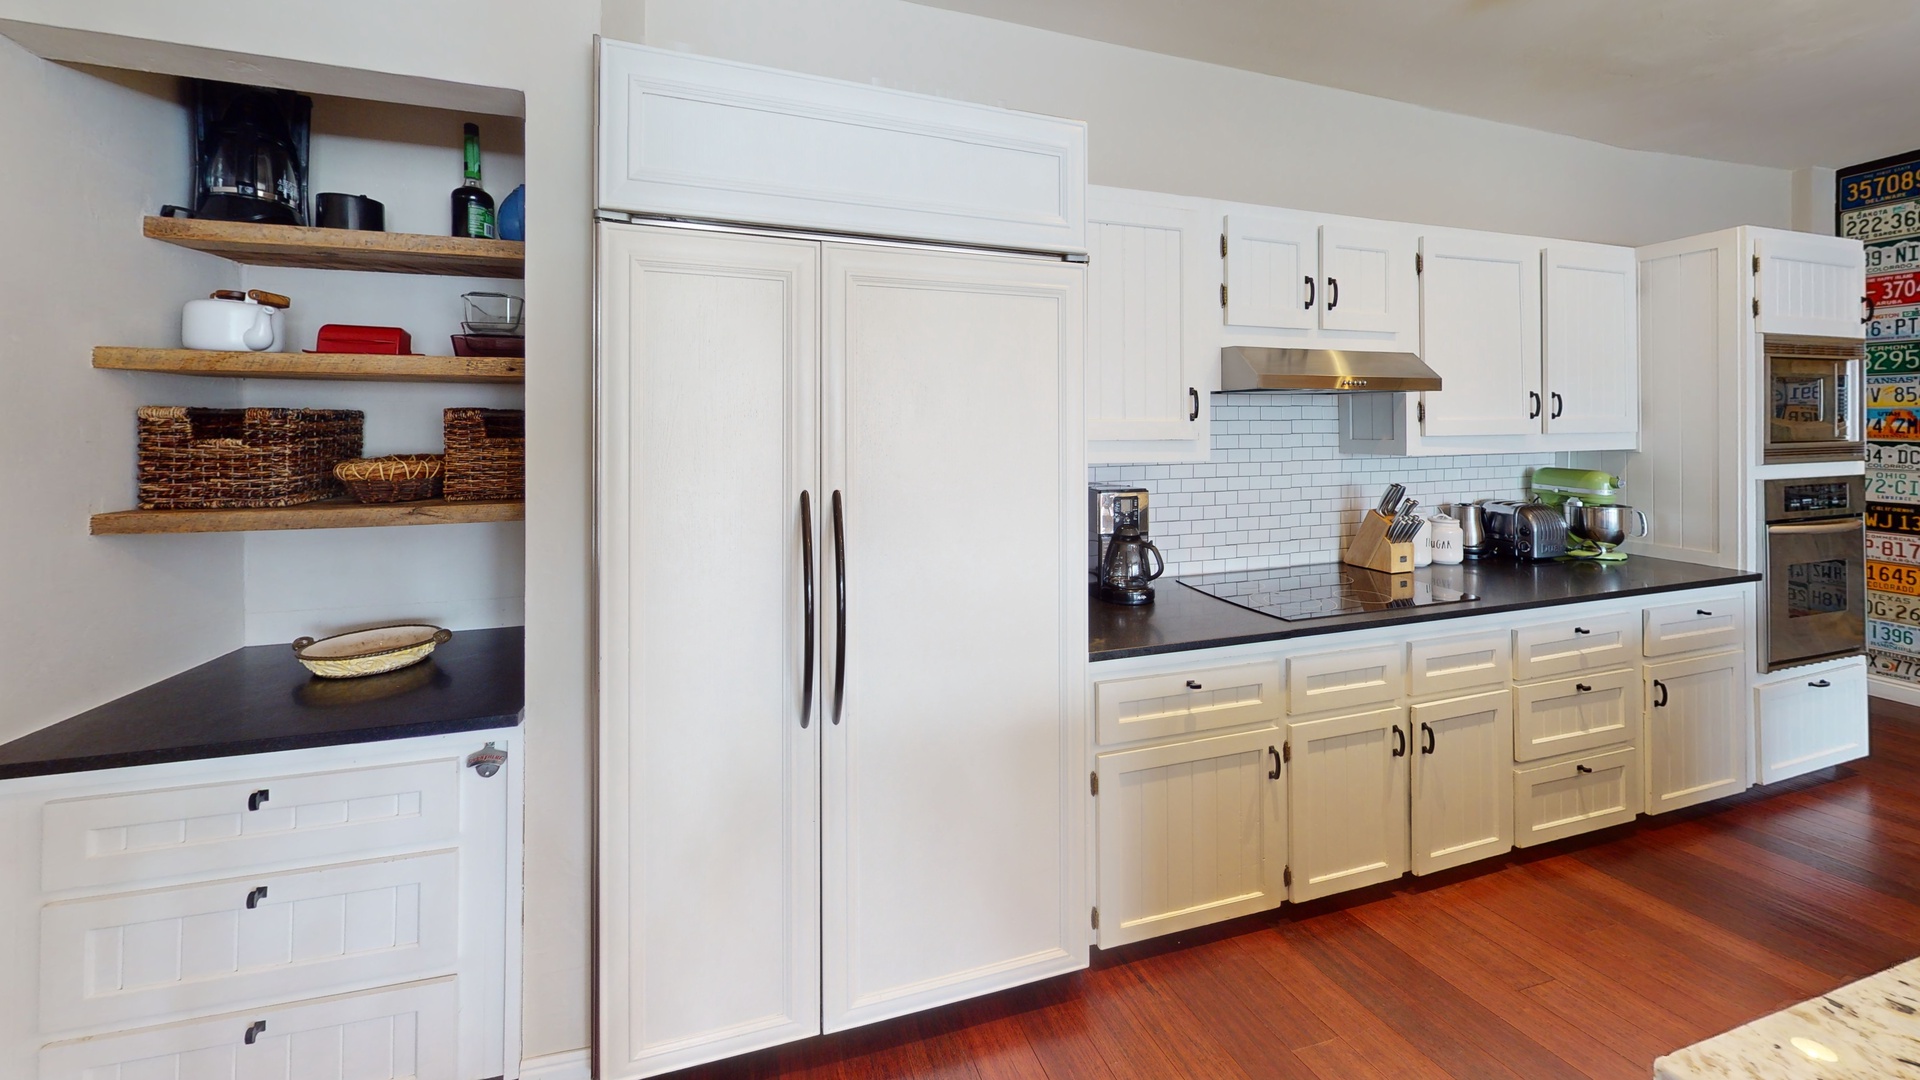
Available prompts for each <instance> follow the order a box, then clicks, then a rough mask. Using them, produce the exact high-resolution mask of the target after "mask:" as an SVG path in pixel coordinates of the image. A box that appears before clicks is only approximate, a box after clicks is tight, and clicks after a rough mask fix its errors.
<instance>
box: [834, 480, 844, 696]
mask: <svg viewBox="0 0 1920 1080" xmlns="http://www.w3.org/2000/svg"><path fill="white" fill-rule="evenodd" d="M833 577H834V594H835V601H834V603H835V612H834V659H833V722H834V723H835V724H836V725H837V724H839V723H840V702H841V699H842V698H843V697H844V696H845V694H846V690H847V530H846V526H845V524H844V522H843V520H842V514H841V510H840V493H839V492H838V491H835V492H834V493H833Z"/></svg>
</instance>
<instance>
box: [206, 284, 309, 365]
mask: <svg viewBox="0 0 1920 1080" xmlns="http://www.w3.org/2000/svg"><path fill="white" fill-rule="evenodd" d="M291 306H292V301H290V300H288V299H287V298H286V297H284V296H281V295H280V294H278V293H270V292H263V291H261V290H259V289H254V290H251V291H249V292H244V293H243V292H240V291H239V290H237V289H221V290H219V291H217V292H215V293H214V294H213V295H212V296H210V297H208V298H207V299H205V300H189V301H187V304H186V307H184V308H183V309H181V312H180V343H181V344H182V345H185V346H186V347H187V348H189V349H205V350H207V351H210V352H267V351H272V352H280V351H281V347H282V345H283V344H284V342H285V339H286V321H287V320H286V316H285V315H284V314H282V312H283V311H284V310H285V309H287V308H289V307H291Z"/></svg>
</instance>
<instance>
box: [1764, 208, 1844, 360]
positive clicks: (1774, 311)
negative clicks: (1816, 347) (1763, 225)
mask: <svg viewBox="0 0 1920 1080" xmlns="http://www.w3.org/2000/svg"><path fill="white" fill-rule="evenodd" d="M1748 232H1749V233H1750V234H1751V235H1752V237H1753V275H1754V282H1753V288H1754V299H1755V306H1754V309H1753V314H1754V324H1755V329H1757V330H1759V331H1760V332H1761V333H1763V334H1800V335H1804V336H1807V337H1836V338H1859V337H1864V336H1865V335H1866V322H1867V315H1868V310H1867V278H1866V275H1867V270H1866V261H1865V253H1864V251H1863V249H1862V248H1861V246H1860V241H1858V240H1848V239H1844V238H1841V237H1834V236H1815V235H1813V234H1810V233H1797V232H1784V231H1781V230H1777V229H1750V230H1748Z"/></svg>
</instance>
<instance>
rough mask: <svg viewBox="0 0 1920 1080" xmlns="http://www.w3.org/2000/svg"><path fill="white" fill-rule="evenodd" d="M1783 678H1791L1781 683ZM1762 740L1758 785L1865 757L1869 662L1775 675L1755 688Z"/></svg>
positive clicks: (1855, 660) (1853, 660)
mask: <svg viewBox="0 0 1920 1080" xmlns="http://www.w3.org/2000/svg"><path fill="white" fill-rule="evenodd" d="M1780 674H1785V675H1786V676H1787V677H1785V678H1779V677H1777V676H1778V675H1780ZM1753 699H1754V709H1755V714H1754V715H1755V719H1756V722H1755V723H1754V730H1755V732H1756V733H1757V734H1758V736H1759V739H1760V746H1759V751H1760V752H1759V761H1760V775H1759V778H1758V780H1757V781H1756V782H1757V783H1762V784H1771V783H1775V782H1776V781H1780V780H1785V779H1788V778H1789V777H1794V776H1799V775H1801V774H1803V773H1810V772H1812V771H1814V770H1815V769H1824V768H1826V767H1827V766H1829V765H1838V764H1840V763H1841V762H1843V761H1852V760H1854V759H1855V758H1861V757H1865V756H1866V755H1867V662H1866V659H1865V658H1864V657H1853V658H1851V659H1847V660H1843V661H1841V662H1840V663H1838V664H1832V665H1821V666H1818V667H1805V668H1797V669H1794V670H1791V671H1789V672H1785V673H1779V672H1776V673H1775V676H1769V678H1768V681H1767V682H1764V683H1761V684H1760V685H1758V686H1756V687H1754V688H1753Z"/></svg>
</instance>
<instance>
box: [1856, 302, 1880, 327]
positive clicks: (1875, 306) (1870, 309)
mask: <svg viewBox="0 0 1920 1080" xmlns="http://www.w3.org/2000/svg"><path fill="white" fill-rule="evenodd" d="M1860 302H1861V303H1862V304H1865V305H1866V307H1867V313H1866V314H1865V315H1862V316H1860V325H1862V326H1865V325H1866V324H1868V323H1870V322H1872V321H1873V317H1874V315H1875V314H1876V313H1878V312H1879V310H1880V302H1879V301H1877V300H1875V299H1874V298H1873V297H1872V296H1871V295H1868V296H1863V297H1861V298H1860Z"/></svg>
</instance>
